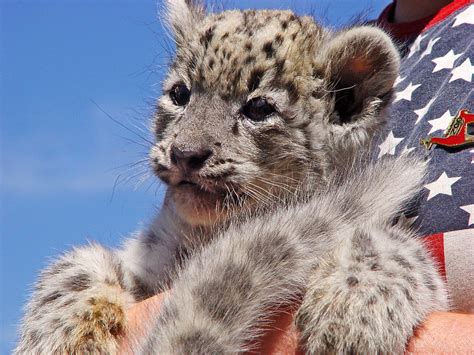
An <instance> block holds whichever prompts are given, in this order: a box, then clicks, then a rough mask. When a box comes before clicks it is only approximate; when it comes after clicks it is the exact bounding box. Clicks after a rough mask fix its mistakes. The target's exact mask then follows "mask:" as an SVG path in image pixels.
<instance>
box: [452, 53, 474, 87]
mask: <svg viewBox="0 0 474 355" xmlns="http://www.w3.org/2000/svg"><path fill="white" fill-rule="evenodd" d="M451 73H453V76H452V77H451V79H449V82H451V81H455V80H458V79H462V80H465V81H467V82H471V81H472V75H473V74H474V65H472V64H471V60H470V59H469V58H467V59H466V60H465V61H464V62H463V63H462V64H461V65H460V66H458V67H456V68H454V69H453V71H452V72H451Z"/></svg>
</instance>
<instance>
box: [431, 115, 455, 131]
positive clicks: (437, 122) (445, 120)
mask: <svg viewBox="0 0 474 355" xmlns="http://www.w3.org/2000/svg"><path fill="white" fill-rule="evenodd" d="M452 120H453V115H451V112H449V110H448V111H446V112H445V113H443V116H441V117H440V118H435V119H434V120H429V121H428V123H429V124H430V125H431V129H430V131H429V132H428V134H431V133H433V132H436V131H439V130H440V129H442V130H443V131H445V130H446V128H448V126H449V124H450V123H451V121H452Z"/></svg>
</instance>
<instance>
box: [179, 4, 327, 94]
mask: <svg viewBox="0 0 474 355" xmlns="http://www.w3.org/2000/svg"><path fill="white" fill-rule="evenodd" d="M189 31H190V33H189V34H187V37H188V39H189V40H188V41H187V43H186V44H185V45H181V46H179V47H178V48H177V53H176V58H175V62H174V64H173V67H172V71H173V72H174V74H175V75H177V76H178V77H180V78H181V80H184V81H185V82H186V83H187V84H188V85H191V86H193V87H196V86H197V87H201V88H202V89H205V90H206V89H212V90H215V91H217V92H219V94H220V95H222V96H223V97H225V96H229V97H230V96H239V95H242V96H244V95H247V94H248V93H249V92H251V91H253V90H255V89H257V88H259V87H265V86H269V87H273V88H274V87H283V88H287V86H294V85H295V84H294V80H295V77H300V78H302V77H307V76H311V75H312V74H313V73H312V68H313V65H312V64H313V60H314V54H315V52H316V50H317V47H318V46H319V44H320V42H321V41H322V37H323V30H322V28H321V27H319V26H317V25H316V24H315V23H314V21H313V19H311V18H309V17H298V16H296V15H294V14H293V13H292V12H290V11H270V10H259V11H255V10H245V11H235V10H234V11H226V12H222V13H219V14H210V15H208V16H207V17H206V18H205V19H204V20H203V21H202V22H201V23H200V24H199V26H198V27H197V28H194V29H189ZM292 89H293V88H292ZM293 90H294V89H293Z"/></svg>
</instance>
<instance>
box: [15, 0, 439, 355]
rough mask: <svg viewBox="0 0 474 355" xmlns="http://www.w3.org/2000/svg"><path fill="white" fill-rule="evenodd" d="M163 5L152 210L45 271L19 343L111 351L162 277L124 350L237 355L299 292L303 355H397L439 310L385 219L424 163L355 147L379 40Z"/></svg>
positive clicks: (369, 130) (378, 103)
mask: <svg viewBox="0 0 474 355" xmlns="http://www.w3.org/2000/svg"><path fill="white" fill-rule="evenodd" d="M166 4H167V10H166V11H167V19H168V21H169V23H170V26H171V29H172V31H173V33H174V37H175V40H176V56H175V58H174V61H173V63H172V65H171V67H170V70H169V73H168V77H167V79H166V80H165V82H164V85H163V96H162V97H161V98H160V99H159V102H158V109H157V113H156V117H155V126H154V131H155V133H156V138H157V141H156V144H155V145H154V146H153V147H152V149H151V152H150V161H151V166H152V168H153V170H154V171H155V172H156V174H157V175H158V176H159V178H161V179H162V180H163V181H165V182H166V183H167V185H168V189H167V193H166V198H165V202H164V205H163V208H162V210H161V211H160V214H159V216H158V217H157V218H156V220H155V221H154V222H153V223H152V224H151V225H150V226H149V228H148V229H147V230H145V231H141V232H139V233H138V235H137V236H136V237H135V238H132V239H129V240H127V241H126V243H125V245H124V247H123V248H122V249H120V250H108V249H106V248H104V247H102V246H100V245H94V244H93V245H89V246H85V247H78V248H75V249H73V250H72V251H70V252H68V253H66V254H64V255H63V256H62V257H60V258H59V259H58V260H57V261H55V262H53V263H52V264H51V265H50V266H49V267H47V268H46V269H45V270H44V271H43V272H42V273H41V275H40V279H39V281H38V282H37V284H36V287H35V291H34V293H33V295H32V298H31V300H30V301H29V303H28V305H27V307H26V314H25V316H24V319H23V324H22V329H21V336H20V341H19V344H18V347H17V349H16V351H17V353H25V354H32V353H74V354H76V353H77V354H82V353H115V352H117V350H118V344H119V341H120V339H121V338H122V337H123V335H124V333H125V329H126V324H127V322H126V309H127V308H128V307H130V306H131V305H133V304H134V303H135V302H138V301H140V300H143V299H145V298H147V297H150V296H152V295H154V294H155V293H157V292H160V291H162V290H164V289H167V288H169V287H172V288H173V292H172V293H171V294H170V295H169V297H168V298H167V299H166V300H165V302H164V305H163V307H162V309H161V311H160V314H157V315H156V319H155V321H154V325H153V330H152V331H151V332H150V334H149V335H148V336H144V338H143V339H141V340H140V341H139V344H137V345H136V346H137V348H136V349H134V351H135V352H139V353H146V354H148V353H158V354H172V353H173V354H223V353H238V352H242V351H245V350H248V349H249V346H250V345H249V344H250V343H251V342H250V341H251V340H253V339H255V337H256V336H257V335H258V334H259V332H260V329H261V325H262V321H263V320H264V319H265V318H266V317H268V316H269V315H270V314H271V312H272V310H275V309H277V308H278V306H281V305H284V304H286V303H288V302H291V300H295V299H297V298H298V297H301V296H303V303H302V306H301V308H300V310H299V312H298V314H297V316H296V322H297V325H298V327H299V328H300V330H301V335H302V344H303V346H304V347H305V349H306V350H307V352H308V353H321V352H323V353H324V352H338V353H344V352H356V353H379V352H381V353H402V352H403V351H404V346H405V344H406V341H407V340H408V338H409V337H410V336H411V334H412V331H413V328H414V327H415V326H417V325H418V324H419V323H420V322H421V321H423V319H424V318H425V317H426V316H427V314H428V313H429V312H431V311H434V310H444V309H446V308H447V305H446V291H445V288H444V285H443V282H442V280H441V278H440V277H439V276H438V274H437V271H436V267H435V266H434V263H433V262H432V261H431V259H430V257H429V255H428V254H427V253H426V252H425V251H424V249H423V247H422V245H421V243H420V242H419V241H417V240H416V238H413V235H412V233H410V232H409V231H407V230H405V229H402V228H401V227H396V226H392V224H391V221H392V219H393V217H394V216H395V215H396V214H397V213H398V212H399V211H400V210H401V209H402V208H403V206H404V204H405V203H406V202H407V201H408V200H409V199H410V198H411V197H412V196H413V195H414V194H415V193H416V192H417V191H418V190H419V188H420V187H421V182H422V179H423V176H424V171H425V165H424V163H422V162H420V161H419V160H417V159H415V158H411V157H406V156H404V157H401V158H399V159H393V160H388V159H387V160H381V161H378V162H371V161H365V162H364V160H363V159H359V158H358V157H357V155H358V154H357V153H358V151H364V150H366V149H367V148H368V146H369V143H370V140H371V138H372V137H373V136H374V133H375V132H376V131H377V130H378V129H380V128H381V126H383V124H384V113H383V111H384V108H385V106H386V105H387V103H388V102H389V100H390V96H391V89H392V85H393V83H394V80H395V78H396V76H397V71H398V62H399V59H398V54H397V52H396V50H395V48H394V46H393V44H392V43H391V41H390V39H389V38H388V37H387V36H386V35H385V34H384V33H383V32H382V31H380V30H378V29H376V28H372V27H357V28H352V29H347V30H344V31H341V32H338V33H332V32H330V31H328V30H326V29H324V28H322V27H320V26H319V25H317V24H316V23H315V22H314V21H313V19H311V18H309V17H299V16H296V15H294V14H293V13H291V12H289V11H252V10H247V11H226V12H223V13H218V14H206V12H205V10H204V8H203V6H202V5H201V4H200V3H197V2H194V1H192V0H168V1H167V3H166Z"/></svg>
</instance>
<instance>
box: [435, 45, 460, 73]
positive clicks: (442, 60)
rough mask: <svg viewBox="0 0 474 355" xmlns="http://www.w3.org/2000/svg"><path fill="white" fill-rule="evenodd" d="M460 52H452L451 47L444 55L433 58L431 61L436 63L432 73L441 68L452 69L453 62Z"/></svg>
mask: <svg viewBox="0 0 474 355" xmlns="http://www.w3.org/2000/svg"><path fill="white" fill-rule="evenodd" d="M461 54H462V53H459V54H454V52H453V50H452V49H451V50H450V51H449V52H448V53H446V54H445V55H444V56H442V57H438V58H435V59H433V60H432V62H433V63H435V64H436V66H435V67H434V69H433V73H435V72H437V71H440V70H443V69H452V68H453V67H454V62H455V61H456V59H458V58H459V57H460V56H461Z"/></svg>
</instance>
